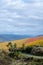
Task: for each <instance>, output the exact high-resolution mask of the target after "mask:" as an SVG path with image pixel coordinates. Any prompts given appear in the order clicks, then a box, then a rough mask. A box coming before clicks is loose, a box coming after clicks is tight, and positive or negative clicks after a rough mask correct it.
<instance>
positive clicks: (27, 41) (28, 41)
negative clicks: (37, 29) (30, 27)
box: [0, 36, 43, 50]
mask: <svg viewBox="0 0 43 65" xmlns="http://www.w3.org/2000/svg"><path fill="white" fill-rule="evenodd" d="M32 40H33V41H32ZM11 42H12V43H13V44H14V43H16V44H17V47H18V48H20V47H22V44H25V46H31V45H38V44H40V46H43V36H42V37H39V38H36V40H34V39H33V38H26V39H22V40H15V41H11ZM7 44H8V42H0V49H4V50H7V49H8V48H7V46H6V45H7Z"/></svg>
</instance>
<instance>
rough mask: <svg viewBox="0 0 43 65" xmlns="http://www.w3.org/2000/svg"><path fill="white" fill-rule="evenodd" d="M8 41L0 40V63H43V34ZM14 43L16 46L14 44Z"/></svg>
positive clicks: (25, 64)
mask: <svg viewBox="0 0 43 65" xmlns="http://www.w3.org/2000/svg"><path fill="white" fill-rule="evenodd" d="M9 42H11V45H10V47H9V46H7V45H8V43H9ZM9 42H0V49H1V50H0V65H2V64H3V65H43V36H40V37H35V38H26V39H22V40H15V41H14V40H13V41H9ZM15 43H16V44H17V47H16V46H14V44H15ZM23 44H25V49H24V48H23ZM35 45H37V46H35ZM38 45H40V46H39V47H38ZM30 47H32V49H30ZM9 49H10V50H9ZM7 50H8V51H7ZM22 50H23V52H22ZM6 51H7V52H6ZM27 51H30V52H28V53H27ZM34 53H35V54H34ZM37 54H39V56H38V55H37Z"/></svg>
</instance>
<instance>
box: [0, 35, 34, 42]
mask: <svg viewBox="0 0 43 65" xmlns="http://www.w3.org/2000/svg"><path fill="white" fill-rule="evenodd" d="M31 37H34V36H32V35H14V34H0V42H4V41H11V40H20V39H24V38H31Z"/></svg>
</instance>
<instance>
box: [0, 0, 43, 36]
mask: <svg viewBox="0 0 43 65" xmlns="http://www.w3.org/2000/svg"><path fill="white" fill-rule="evenodd" d="M0 34H20V35H24V34H26V35H40V34H43V0H0Z"/></svg>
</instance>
